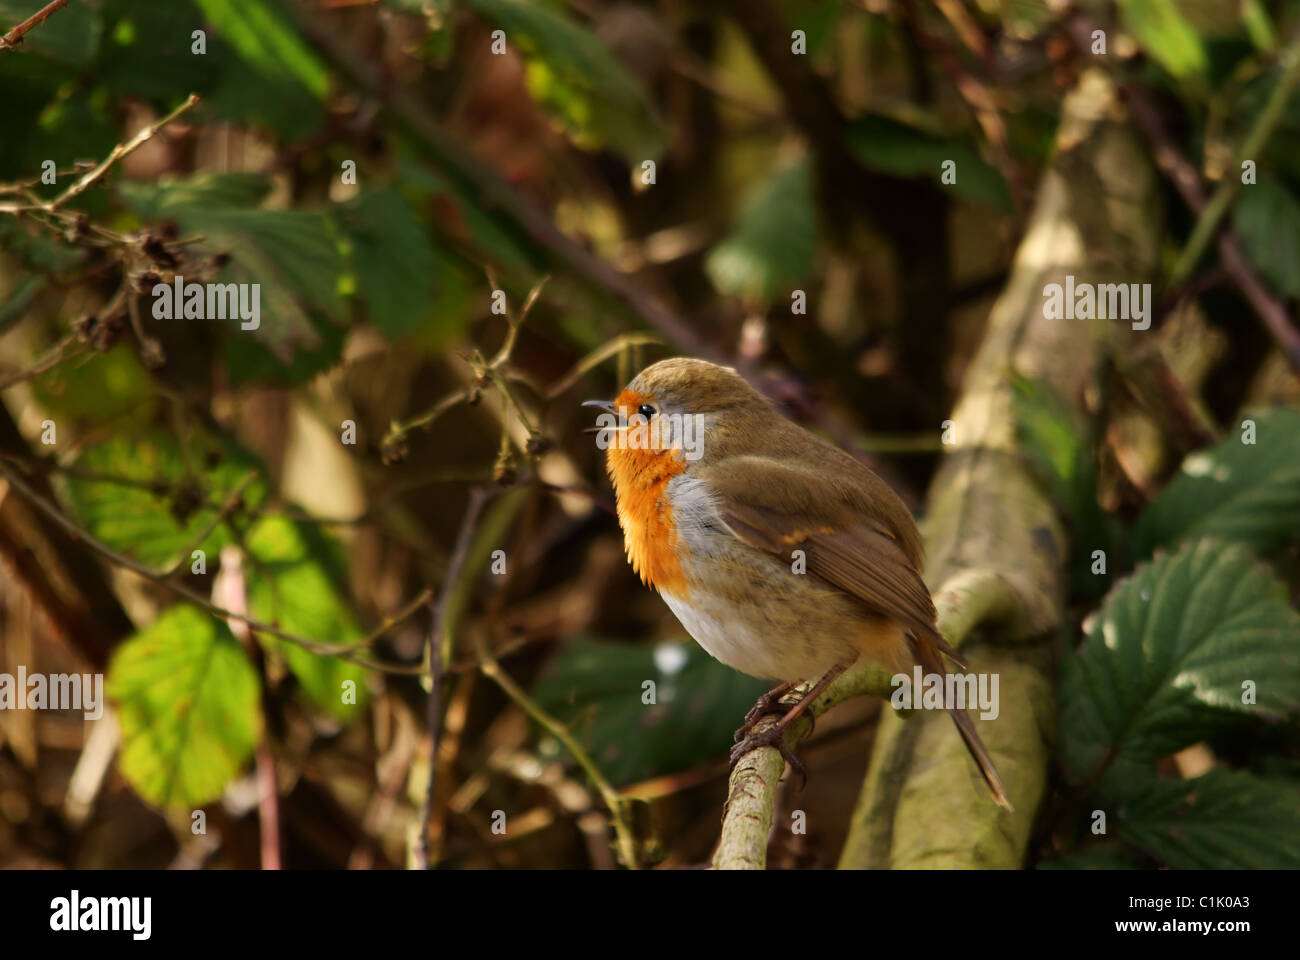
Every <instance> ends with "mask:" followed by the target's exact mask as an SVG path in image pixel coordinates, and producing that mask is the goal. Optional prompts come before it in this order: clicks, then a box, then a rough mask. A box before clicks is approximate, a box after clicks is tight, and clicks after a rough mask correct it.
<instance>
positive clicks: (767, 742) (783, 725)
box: [731, 663, 848, 783]
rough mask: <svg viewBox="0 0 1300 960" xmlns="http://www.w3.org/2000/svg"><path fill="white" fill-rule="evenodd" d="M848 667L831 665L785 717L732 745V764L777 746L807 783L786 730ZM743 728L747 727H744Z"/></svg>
mask: <svg viewBox="0 0 1300 960" xmlns="http://www.w3.org/2000/svg"><path fill="white" fill-rule="evenodd" d="M847 668H848V665H847V664H843V663H837V664H836V665H835V666H833V667H831V668H830V669H829V670H827V671H826V673H825V675H824V676H823V677H822V678H821V679H820V680H818V681H817V682H816V683H815V684H813V688H812V689H811V690H809V691H808V692H807V693H805V694H804V695H803V696H802V697H800V698H799V702H798V703H796V704H795V705H794V706H792V707H791V708H790V709H789V711H787V712H786V715H785V716H784V717H782V718H781V719H780V720H778V721H777V722H776V723H775V724H773V725H772V726H770V727H768V728H767V729H766V730H763V731H761V732H759V733H750V734H748V735H747V736H746V737H745V738H744V739H743V740H741V741H740V742H739V743H737V744H736V745H735V746H734V747H732V748H731V766H732V767H733V768H734V767H735V766H736V764H737V763H739V762H740V758H741V757H743V756H744V755H745V754H747V753H749V751H751V750H755V749H757V748H758V747H775V748H776V749H777V750H779V751H780V752H781V756H782V757H784V758H785V762H786V763H788V764H790V769H792V770H796V771H798V772H799V775H800V776H801V777H803V779H804V782H805V783H806V782H807V780H808V772H807V770H806V769H805V768H804V765H803V761H801V760H800V759H799V758H798V757H797V756H795V755H794V754H793V753H792V752H790V749H789V748H788V747H786V745H785V734H786V731H787V730H789V729H790V724H792V723H794V722H795V721H796V720H798V719H799V717H800V716H801V715H802V714H803V713H804V711H805V710H807V709H808V708H809V707H810V706H812V704H813V701H814V700H816V699H817V698H818V697H819V696H821V693H822V691H823V690H825V689H826V688H827V687H829V686H830V685H831V682H832V681H833V680H834V679H835V678H836V677H838V676H839V675H840V674H841V673H843V672H844V671H845V670H846V669H847ZM787 691H788V688H787ZM757 706H758V705H757V704H755V709H757ZM751 712H752V711H751ZM746 719H748V718H746ZM808 719H809V720H811V719H812V716H811V715H809V718H808ZM741 729H745V728H743V727H742V728H741Z"/></svg>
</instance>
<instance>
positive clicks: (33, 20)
mask: <svg viewBox="0 0 1300 960" xmlns="http://www.w3.org/2000/svg"><path fill="white" fill-rule="evenodd" d="M67 5H68V0H53V2H52V3H47V4H46V5H45V6H43V7H41V9H39V10H37V11H36V12H35V13H33V14H32V15H31V16H30V17H28V18H27V19H26V20H24V21H23V22H22V23H20V24H18V26H16V27H14V28H13V29H12V30H10V31H9V32H8V33H6V34H5V35H4V36H3V37H0V52H3V51H5V50H12V49H14V48H15V47H17V46H18V44H20V43H22V42H23V37H25V36H27V34H28V33H30V32H31V31H32V29H33V28H34V27H39V26H40V25H41V24H42V23H44V22H45V21H46V20H47V19H49V16H50V14H52V13H54V12H55V11H56V10H60V9H62V8H63V7H66V6H67Z"/></svg>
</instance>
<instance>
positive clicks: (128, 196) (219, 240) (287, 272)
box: [122, 175, 347, 363]
mask: <svg viewBox="0 0 1300 960" xmlns="http://www.w3.org/2000/svg"><path fill="white" fill-rule="evenodd" d="M261 189H262V186H261V184H259V183H258V182H257V178H249V177H247V176H243V175H241V176H229V175H228V176H222V177H212V176H206V177H194V178H191V179H189V180H187V181H182V182H171V183H167V184H164V185H162V186H160V187H155V188H150V187H149V186H146V185H140V184H136V185H131V186H129V187H125V188H124V189H123V192H122V196H123V198H124V199H125V200H126V202H127V203H128V205H130V206H131V208H132V210H133V211H134V212H135V213H136V214H137V215H138V216H140V217H142V218H144V219H149V215H150V214H165V215H166V216H168V217H169V218H171V219H173V220H175V221H176V222H177V223H178V224H179V225H180V227H181V229H182V231H183V232H184V233H185V234H187V235H201V236H202V238H203V243H202V249H203V250H205V251H207V252H208V253H212V254H216V253H225V254H227V255H229V257H230V262H229V263H228V264H227V266H226V267H225V268H224V269H223V270H222V272H221V275H220V277H218V278H216V282H219V283H231V282H234V283H250V284H252V283H256V284H258V297H259V300H260V309H259V314H260V316H259V321H260V324H259V326H258V327H257V329H255V330H250V331H244V330H241V329H240V322H239V320H238V319H237V318H236V319H233V320H228V321H226V322H227V324H228V326H227V332H229V333H230V335H231V336H236V337H248V338H250V339H253V340H256V341H258V342H259V343H261V344H263V345H264V346H266V347H267V349H269V350H271V352H272V353H274V354H275V356H276V357H277V358H279V360H280V361H281V362H282V363H289V362H290V361H291V360H292V359H293V355H294V352H295V350H299V349H301V350H306V351H308V352H310V351H313V350H315V349H316V348H317V347H319V346H320V344H321V335H320V333H319V331H318V330H317V324H316V322H315V321H314V319H313V317H314V315H316V314H319V315H322V316H324V317H325V318H327V319H328V320H331V321H333V322H335V323H340V324H342V323H344V322H345V321H346V320H347V311H346V307H345V303H346V301H345V299H344V295H343V279H344V277H345V276H346V275H347V263H346V261H345V260H344V257H343V249H342V244H341V241H340V239H339V238H338V237H337V231H336V229H335V224H334V221H333V219H332V218H331V217H330V216H329V215H328V214H325V213H317V212H313V211H308V210H258V209H248V208H246V207H245V206H244V204H247V203H248V202H249V201H250V200H251V198H252V197H253V196H254V195H255V193H256V192H257V191H259V190H261ZM196 279H197V278H196Z"/></svg>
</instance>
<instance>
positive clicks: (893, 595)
mask: <svg viewBox="0 0 1300 960" xmlns="http://www.w3.org/2000/svg"><path fill="white" fill-rule="evenodd" d="M584 406H589V407H595V408H598V409H599V410H601V411H603V414H602V416H601V417H600V418H599V419H598V427H597V433H598V436H597V446H600V447H604V448H605V459H606V463H605V466H606V470H607V472H608V474H609V478H610V481H611V483H612V485H613V488H614V495H615V505H616V508H617V513H618V520H619V525H620V526H621V528H622V532H623V541H624V547H625V549H626V553H627V558H628V561H629V562H630V563H631V566H632V569H633V571H634V572H635V573H636V574H637V575H638V576H639V577H640V578H641V580H642V582H643V583H644V584H645V585H647V586H648V587H651V588H653V589H654V590H656V591H658V593H659V595H660V596H661V597H662V599H663V600H664V602H665V603H666V604H667V605H668V607H669V608H670V609H671V610H672V612H673V613H674V614H675V615H676V617H677V619H678V620H679V621H680V622H681V624H682V626H683V627H684V628H685V629H686V631H687V632H688V633H689V634H690V635H691V636H692V637H693V638H694V639H695V641H696V642H697V643H699V645H700V646H701V647H703V648H704V649H705V650H706V651H707V652H708V653H709V654H710V655H712V656H713V657H714V658H715V659H717V660H719V661H720V662H722V663H724V664H726V665H727V666H729V667H732V668H734V669H736V670H739V671H741V672H742V673H746V674H749V675H750V676H754V677H760V678H764V679H766V680H770V681H775V682H777V686H775V687H774V688H773V689H771V690H769V691H768V692H767V693H765V694H763V695H762V696H761V697H759V698H758V701H757V703H755V705H754V708H753V709H752V710H750V711H749V713H748V714H747V715H746V717H745V721H744V724H743V725H742V726H741V728H740V729H739V730H737V731H736V744H735V746H734V747H733V749H732V751H731V758H730V759H731V763H732V766H733V768H734V766H735V764H736V763H737V762H738V761H739V759H740V758H741V757H742V756H744V755H745V754H746V753H747V752H749V751H750V750H751V749H754V748H755V747H758V746H763V745H770V746H774V747H776V748H777V749H778V750H780V751H781V754H782V756H783V757H784V758H785V759H786V761H787V762H788V763H790V766H791V769H793V770H797V771H799V772H800V773H803V772H804V768H803V765H802V763H801V762H800V761H799V759H798V758H797V757H796V756H794V755H793V754H792V753H791V752H790V751H789V750H788V749H787V747H786V746H785V743H784V735H785V732H786V731H787V730H788V729H789V726H790V725H791V724H792V723H793V722H794V721H795V720H796V719H797V718H798V717H799V716H800V715H802V714H803V713H804V712H805V711H806V709H807V707H808V706H809V705H811V704H812V702H813V701H814V699H815V698H816V697H817V696H818V695H820V693H821V692H822V691H823V690H824V689H825V688H826V687H827V686H829V685H830V683H831V682H832V681H833V680H834V679H835V678H836V677H837V676H839V675H840V674H841V673H843V672H844V671H845V670H846V669H848V668H849V667H850V666H852V665H854V664H855V663H858V662H859V661H866V662H869V663H872V664H876V665H879V666H883V667H885V668H887V669H889V670H891V671H893V672H894V674H895V675H896V674H900V673H901V674H906V675H908V676H909V677H910V676H912V673H913V670H914V667H915V666H917V665H919V666H920V667H921V668H922V669H923V671H924V672H925V673H926V674H939V675H943V674H944V673H945V658H946V659H948V660H952V661H953V662H955V663H957V664H959V665H962V663H961V661H960V659H959V658H958V656H957V653H956V651H954V650H953V648H952V647H951V645H949V643H948V642H947V641H946V640H945V639H944V638H943V636H942V635H941V634H940V632H939V628H938V625H937V622H936V613H935V607H934V602H933V600H932V598H931V596H930V592H929V589H928V588H927V586H926V584H925V581H924V580H923V579H922V576H921V571H922V566H923V563H924V548H923V544H922V540H921V534H920V531H919V530H918V529H917V526H916V521H915V520H914V519H913V517H912V514H911V511H909V510H908V508H907V506H906V505H905V504H904V503H903V501H902V500H901V499H900V498H899V497H898V495H897V494H896V493H895V492H894V491H893V490H892V489H891V488H890V487H889V485H888V484H887V483H885V482H884V481H883V480H882V479H880V477H878V476H877V475H876V474H875V473H874V472H872V471H871V470H870V469H869V468H868V467H867V466H865V465H864V464H862V463H860V462H859V461H858V460H856V459H854V458H853V457H852V456H850V455H849V454H847V453H845V452H844V451H843V450H840V449H839V448H838V447H836V446H834V445H832V444H830V443H827V442H826V441H824V440H822V439H820V438H819V437H817V436H815V435H814V434H812V433H810V432H809V431H808V430H805V429H804V428H803V427H801V426H799V425H798V424H796V423H794V422H793V421H791V420H789V419H787V418H786V417H785V416H783V415H782V414H781V413H780V411H778V410H777V408H776V407H775V406H774V405H773V404H772V402H771V401H770V400H769V399H768V398H767V397H765V396H764V395H763V394H761V393H760V392H759V391H758V390H756V389H754V388H753V387H752V386H751V385H750V384H749V383H748V381H746V380H745V379H744V377H742V376H741V375H740V374H739V373H737V372H736V371H735V370H734V369H733V368H731V367H725V366H721V365H719V364H715V363H711V362H709V361H706V360H699V359H694V358H689V357H674V358H670V359H666V360H660V361H659V362H657V363H654V364H652V365H651V366H649V367H647V368H646V369H644V370H642V371H641V372H640V373H639V374H637V375H636V376H635V377H634V378H633V379H632V380H631V382H630V383H629V384H628V385H627V387H626V388H624V389H623V390H622V392H621V393H619V394H618V396H617V397H616V398H615V399H614V400H589V401H586V402H585V404H584ZM601 424H603V426H601ZM962 666H964V665H962ZM809 682H811V683H812V687H811V689H809V690H808V691H807V692H806V693H804V695H803V696H802V698H801V699H800V700H799V701H798V702H797V703H795V704H793V705H789V704H788V703H786V702H785V700H784V699H783V698H788V696H789V695H790V694H791V692H792V691H795V690H796V688H799V687H802V686H803V685H805V684H807V683H809ZM949 713H950V714H951V716H952V719H953V721H954V723H955V724H956V727H957V730H958V732H959V733H960V735H961V737H962V739H963V741H964V742H965V744H966V747H967V749H968V750H969V752H970V755H971V757H972V758H973V759H974V761H975V764H976V766H977V767H978V770H979V772H980V774H981V775H982V777H983V779H984V782H985V783H986V784H987V786H988V789H989V792H990V794H991V795H992V798H993V800H994V801H995V802H996V803H997V804H998V805H999V806H1002V807H1004V808H1005V809H1008V810H1009V809H1011V803H1010V800H1009V799H1008V797H1007V793H1006V790H1005V788H1004V787H1003V785H1002V780H1001V778H1000V777H999V776H998V772H997V769H996V767H995V766H994V764H993V760H992V757H991V756H990V755H989V752H988V750H987V749H986V748H985V746H984V743H983V741H982V740H981V739H980V737H979V734H978V733H977V732H976V730H975V725H974V722H973V721H972V719H971V717H970V715H969V714H968V713H967V712H966V711H965V709H962V708H960V707H954V708H952V709H950V710H949ZM769 714H775V715H778V716H780V718H781V719H780V720H779V721H778V722H777V723H776V724H775V725H766V726H764V727H763V728H762V729H760V730H755V729H754V728H755V727H756V726H757V725H758V721H759V720H760V719H762V718H763V717H765V716H767V715H769Z"/></svg>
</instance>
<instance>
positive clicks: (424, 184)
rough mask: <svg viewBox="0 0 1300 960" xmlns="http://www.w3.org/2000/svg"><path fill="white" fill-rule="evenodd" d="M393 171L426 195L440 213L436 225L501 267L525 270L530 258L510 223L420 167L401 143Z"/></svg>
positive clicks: (450, 181) (530, 260)
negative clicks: (395, 170)
mask: <svg viewBox="0 0 1300 960" xmlns="http://www.w3.org/2000/svg"><path fill="white" fill-rule="evenodd" d="M397 172H398V175H399V176H400V178H401V182H402V184H403V185H404V186H406V187H407V188H408V189H410V190H412V191H414V192H416V193H417V195H419V196H420V197H428V198H429V199H430V200H432V201H433V203H434V205H435V207H436V209H438V210H439V212H440V217H439V220H440V221H441V222H440V226H441V228H442V229H443V230H444V231H447V232H449V233H451V234H452V235H453V236H455V237H456V238H457V239H458V240H460V241H461V242H464V243H472V244H473V245H474V246H475V247H477V248H478V250H479V251H480V252H481V253H482V255H483V256H484V257H491V258H493V259H494V260H495V261H496V262H497V263H500V264H502V265H503V266H507V267H512V268H515V269H518V270H528V269H530V268H531V266H532V258H531V256H530V255H529V251H528V247H527V246H526V245H525V243H524V242H523V238H522V237H519V236H517V235H516V233H515V231H514V230H513V228H512V226H511V225H510V224H509V223H507V222H506V221H504V220H502V219H500V218H498V217H497V216H495V215H494V214H493V213H492V212H491V211H490V210H488V209H485V208H484V206H483V204H481V203H479V202H477V201H476V200H475V198H474V197H473V196H472V195H471V194H470V193H469V192H468V191H466V190H464V189H462V188H461V187H459V186H458V185H457V184H456V183H455V182H454V181H453V180H451V179H450V178H444V177H442V176H440V175H438V174H437V173H435V172H434V171H432V170H430V169H429V168H428V167H426V166H424V165H423V164H422V163H421V162H420V161H419V160H418V159H417V158H416V157H415V156H414V154H413V153H412V151H411V150H410V149H409V148H407V147H405V146H403V147H401V148H400V149H399V150H398V153H397Z"/></svg>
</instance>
